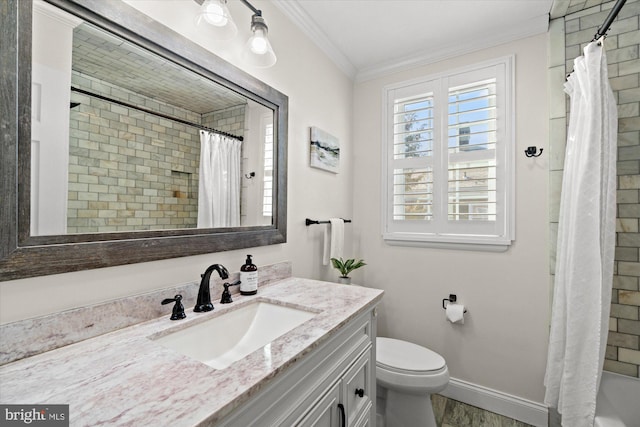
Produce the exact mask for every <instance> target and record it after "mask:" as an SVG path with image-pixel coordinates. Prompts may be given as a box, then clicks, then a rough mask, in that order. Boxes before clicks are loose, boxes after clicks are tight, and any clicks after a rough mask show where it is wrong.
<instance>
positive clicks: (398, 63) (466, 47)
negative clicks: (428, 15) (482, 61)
mask: <svg viewBox="0 0 640 427" xmlns="http://www.w3.org/2000/svg"><path fill="white" fill-rule="evenodd" d="M548 29H549V16H548V15H541V16H539V17H536V18H533V19H530V20H528V21H526V22H518V23H515V24H514V25H512V26H511V27H509V28H506V29H502V30H501V31H500V33H496V34H488V35H484V36H483V37H478V38H475V39H473V40H469V41H467V42H464V43H457V44H455V45H449V46H446V45H445V46H441V45H440V44H439V43H434V44H433V46H432V47H430V48H429V49H428V50H424V51H422V52H418V53H417V54H412V55H408V56H405V57H403V58H396V59H393V60H390V61H385V62H383V63H379V64H376V65H373V66H371V67H366V68H363V69H361V70H359V71H358V73H357V74H356V77H355V81H356V82H364V81H367V80H372V79H375V78H378V77H383V76H386V75H389V74H393V73H398V72H401V71H405V70H408V69H411V68H415V67H420V66H424V65H428V64H433V63H436V62H440V61H443V60H445V59H449V58H454V57H456V56H460V55H465V54H468V53H471V52H475V51H478V50H482V49H487V48H490V47H494V46H499V45H501V44H505V43H509V42H512V41H515V40H519V39H523V38H526V37H531V36H534V35H537V34H543V33H546V32H547V31H548Z"/></svg>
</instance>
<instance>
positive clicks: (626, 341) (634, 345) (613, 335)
mask: <svg viewBox="0 0 640 427" xmlns="http://www.w3.org/2000/svg"><path fill="white" fill-rule="evenodd" d="M638 338H640V337H638V336H637V335H630V334H622V333H619V332H609V339H608V340H607V342H608V343H609V345H615V346H617V347H624V348H630V349H633V350H637V349H638Z"/></svg>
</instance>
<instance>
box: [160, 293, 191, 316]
mask: <svg viewBox="0 0 640 427" xmlns="http://www.w3.org/2000/svg"><path fill="white" fill-rule="evenodd" d="M181 301H182V295H180V294H178V295H176V296H175V297H173V298H165V299H163V300H162V302H161V303H160V304H162V305H165V304H169V303H172V302H175V305H174V306H173V310H172V312H171V320H180V319H184V318H185V317H187V315H186V314H184V306H183V305H182V302H181Z"/></svg>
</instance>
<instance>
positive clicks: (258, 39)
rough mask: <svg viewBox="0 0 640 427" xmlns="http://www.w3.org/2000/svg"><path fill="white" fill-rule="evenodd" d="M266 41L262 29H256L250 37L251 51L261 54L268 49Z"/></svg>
mask: <svg viewBox="0 0 640 427" xmlns="http://www.w3.org/2000/svg"><path fill="white" fill-rule="evenodd" d="M268 43H269V42H268V41H267V39H266V37H265V34H264V31H262V30H256V32H255V34H254V35H253V37H251V51H252V52H253V53H257V54H258V55H263V54H265V53H266V52H267V51H268V50H269V44H268Z"/></svg>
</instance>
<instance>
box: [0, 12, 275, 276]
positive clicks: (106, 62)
mask: <svg viewBox="0 0 640 427" xmlns="http://www.w3.org/2000/svg"><path fill="white" fill-rule="evenodd" d="M5 7H6V8H7V13H5V12H4V11H3V14H2V18H1V19H2V30H1V31H2V34H1V36H2V41H1V43H2V56H3V58H2V59H3V62H2V67H3V69H2V73H3V76H5V75H6V76H7V77H8V78H7V79H4V80H3V81H2V85H3V87H2V94H3V97H2V100H0V103H1V108H2V110H1V111H2V118H0V120H1V122H0V123H2V129H3V133H4V135H3V145H2V160H1V162H2V163H0V164H1V165H2V178H3V182H2V184H0V185H1V186H2V189H3V192H2V195H1V197H2V199H3V202H2V216H1V220H2V221H1V224H0V226H1V227H2V228H1V230H2V238H1V239H2V245H1V247H0V251H1V252H0V280H10V279H16V278H23V277H31V276H38V275H45V274H54V273H61V272H67V271H77V270H83V269H90V268H99V267H106V266H113V265H121V264H128V263H135V262H144V261H151V260H157V259H165V258H174V257H179V256H188V255H195V254H200V253H208V252H217V251H223V250H232V249H240V248H244V247H255V246H262V245H269V244H276V243H282V242H285V241H286V137H287V135H286V132H287V130H286V129H287V113H288V111H287V108H288V99H287V97H286V96H285V95H283V94H282V93H280V92H278V91H276V90H275V89H273V88H271V87H269V86H267V85H265V84H264V83H262V82H260V81H258V80H256V79H255V78H253V77H252V76H250V75H248V74H246V73H244V72H243V71H241V70H239V69H237V68H235V67H234V66H232V65H230V64H228V63H226V62H225V61H223V60H222V59H220V58H218V57H217V56H215V55H213V54H211V53H210V52H208V51H206V50H205V49H203V48H201V47H199V46H197V45H195V44H194V43H192V42H190V41H189V40H187V39H185V38H184V37H182V36H180V35H178V34H177V33H175V32H173V31H172V30H170V29H168V28H166V27H164V26H163V25H161V24H159V23H157V22H155V21H151V20H150V19H149V18H148V17H147V16H146V15H143V14H141V13H140V12H138V11H137V10H135V9H134V8H131V7H130V6H128V5H126V4H123V3H119V2H104V1H93V0H47V1H46V2H43V1H36V3H35V8H32V4H31V2H30V1H23V0H10V1H9V2H8V3H6V4H5ZM34 9H35V10H36V12H34V11H33V10H34ZM16 28H19V29H20V30H19V31H16ZM32 38H33V39H34V40H36V42H34V43H33V44H32V43H31V40H32ZM47 43H49V45H47ZM32 58H33V61H32V60H31V59H32ZM69 82H70V84H69ZM4 94H7V96H4ZM240 139H242V141H241V142H240ZM211 141H215V143H216V144H217V145H216V144H210V145H206V144H208V143H211ZM227 143H229V144H230V145H229V146H231V145H234V146H235V147H236V151H235V153H236V154H235V156H236V158H235V159H234V161H233V163H234V165H235V166H234V167H235V169H234V168H232V169H224V168H221V167H220V166H215V167H212V168H209V169H207V165H206V162H205V164H204V166H203V163H202V161H201V160H202V159H207V158H210V157H215V158H217V157H219V156H218V155H217V154H216V155H213V156H212V155H211V153H210V150H212V149H213V148H208V150H209V151H208V152H206V153H205V154H204V155H203V151H202V150H203V149H204V147H214V146H216V147H217V146H218V145H221V144H227ZM226 147H227V145H225V151H226V150H227V148H226ZM237 156H240V160H238V159H237ZM220 169H224V173H223V176H222V177H219V176H218V177H215V176H214V177H213V178H211V175H212V174H214V175H215V172H217V171H218V170H220ZM202 171H207V172H206V173H205V174H204V175H203V173H201V172H202ZM212 171H213V172H212ZM229 176H232V177H233V180H232V181H233V183H232V184H231V185H225V186H223V185H222V184H221V182H224V181H225V180H228V178H229ZM203 180H204V181H203ZM212 182H215V183H216V184H212ZM203 183H204V184H203ZM230 189H231V190H230ZM218 190H221V191H218ZM230 192H231V193H234V194H233V196H232V197H231V199H229V197H230V196H229V193H230ZM218 193H222V195H220V194H218ZM219 197H222V199H219ZM229 200H232V202H230V201H229ZM203 201H206V202H207V203H208V205H202V204H201V203H203ZM222 205H224V206H227V205H232V207H233V208H232V209H229V208H228V207H227V209H226V211H233V213H232V214H231V217H232V219H231V220H228V219H225V220H223V221H222V222H220V221H217V220H216V221H214V220H209V221H207V219H206V218H201V216H203V215H202V213H206V212H207V206H209V209H213V210H216V209H217V208H218V207H219V206H222ZM211 206H213V208H211ZM226 211H225V213H224V215H220V214H218V213H217V212H216V213H215V214H214V215H213V216H214V217H215V218H216V219H217V218H219V217H220V216H225V215H227V212H226ZM204 216H205V217H206V215H204Z"/></svg>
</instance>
